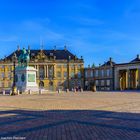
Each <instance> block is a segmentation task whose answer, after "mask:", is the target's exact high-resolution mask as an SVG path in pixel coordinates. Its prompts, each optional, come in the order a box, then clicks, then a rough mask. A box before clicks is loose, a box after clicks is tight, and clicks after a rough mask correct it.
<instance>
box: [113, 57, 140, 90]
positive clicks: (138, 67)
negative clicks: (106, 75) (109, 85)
mask: <svg viewBox="0 0 140 140" xmlns="http://www.w3.org/2000/svg"><path fill="white" fill-rule="evenodd" d="M114 81H115V90H118V89H119V90H127V89H140V56H139V55H137V57H136V58H135V59H134V60H132V61H131V62H129V63H121V64H116V65H115V74H114Z"/></svg>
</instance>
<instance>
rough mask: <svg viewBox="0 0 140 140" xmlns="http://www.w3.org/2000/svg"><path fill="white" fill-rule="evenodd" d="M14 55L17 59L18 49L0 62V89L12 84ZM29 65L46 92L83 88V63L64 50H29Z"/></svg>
mask: <svg viewBox="0 0 140 140" xmlns="http://www.w3.org/2000/svg"><path fill="white" fill-rule="evenodd" d="M14 53H15V54H16V56H17V57H18V56H19V55H20V53H21V50H20V48H19V47H18V49H17V50H16V51H14V52H13V53H12V54H10V55H9V56H8V57H5V58H4V59H1V60H0V89H9V88H11V87H12V84H13V62H12V58H13V55H14ZM29 65H30V66H32V67H34V68H36V69H37V83H38V86H39V87H40V88H43V89H46V90H57V89H62V90H65V89H67V88H68V89H70V90H71V89H72V88H75V87H76V86H80V87H83V86H84V82H83V81H84V61H83V58H82V57H81V58H77V57H76V55H73V54H72V53H71V52H69V51H68V50H67V49H66V47H65V48H64V50H56V49H53V50H42V49H41V50H32V49H31V50H30V62H29Z"/></svg>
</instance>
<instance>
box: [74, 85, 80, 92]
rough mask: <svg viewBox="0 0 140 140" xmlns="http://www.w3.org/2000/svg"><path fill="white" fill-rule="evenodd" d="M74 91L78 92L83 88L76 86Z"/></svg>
mask: <svg viewBox="0 0 140 140" xmlns="http://www.w3.org/2000/svg"><path fill="white" fill-rule="evenodd" d="M72 91H73V92H78V91H80V92H81V91H82V88H81V86H76V87H74V88H72Z"/></svg>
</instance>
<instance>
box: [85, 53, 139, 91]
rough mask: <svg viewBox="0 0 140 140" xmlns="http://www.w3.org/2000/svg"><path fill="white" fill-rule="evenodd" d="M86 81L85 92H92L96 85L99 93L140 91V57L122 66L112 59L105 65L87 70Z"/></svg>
mask: <svg viewBox="0 0 140 140" xmlns="http://www.w3.org/2000/svg"><path fill="white" fill-rule="evenodd" d="M84 81H85V90H91V88H92V86H93V85H94V84H95V85H96V88H97V90H99V91H108V90H137V89H140V56H139V55H137V57H136V58H135V59H134V60H132V61H130V62H128V63H120V64H116V63H115V62H113V61H112V59H111V58H110V60H109V61H107V62H106V63H104V64H103V65H100V66H98V67H93V68H91V67H88V68H85V80H84Z"/></svg>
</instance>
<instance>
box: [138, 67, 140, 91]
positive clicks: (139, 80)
mask: <svg viewBox="0 0 140 140" xmlns="http://www.w3.org/2000/svg"><path fill="white" fill-rule="evenodd" d="M138 88H139V89H140V68H139V69H138Z"/></svg>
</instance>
